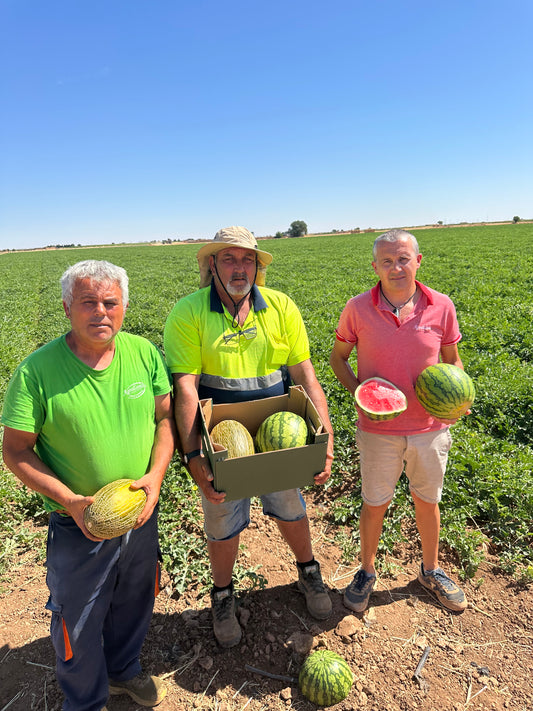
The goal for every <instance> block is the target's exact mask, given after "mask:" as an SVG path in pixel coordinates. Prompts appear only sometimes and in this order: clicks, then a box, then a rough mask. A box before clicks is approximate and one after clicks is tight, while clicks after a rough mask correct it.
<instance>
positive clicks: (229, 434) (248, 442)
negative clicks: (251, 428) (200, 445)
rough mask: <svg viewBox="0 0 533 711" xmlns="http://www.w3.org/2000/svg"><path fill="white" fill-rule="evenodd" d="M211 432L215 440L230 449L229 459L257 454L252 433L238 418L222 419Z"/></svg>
mask: <svg viewBox="0 0 533 711" xmlns="http://www.w3.org/2000/svg"><path fill="white" fill-rule="evenodd" d="M210 434H211V439H212V440H213V442H216V443H217V444H220V445H222V446H223V447H224V449H227V450H228V459H234V458H235V457H248V456H250V455H252V454H255V450H254V441H253V439H252V435H251V434H250V433H249V432H248V430H247V429H246V427H245V426H244V425H243V424H241V423H240V422H237V420H221V421H220V422H219V423H218V424H217V425H215V426H214V427H213V429H212V430H211V433H210Z"/></svg>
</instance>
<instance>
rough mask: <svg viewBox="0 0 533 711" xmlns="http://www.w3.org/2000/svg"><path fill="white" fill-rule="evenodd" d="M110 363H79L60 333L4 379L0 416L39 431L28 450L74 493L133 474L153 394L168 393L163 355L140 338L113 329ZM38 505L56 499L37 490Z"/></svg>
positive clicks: (148, 435)
mask: <svg viewBox="0 0 533 711" xmlns="http://www.w3.org/2000/svg"><path fill="white" fill-rule="evenodd" d="M115 344H116V350H115V355H114V357H113V360H112V362H111V364H110V365H109V366H108V367H107V368H105V369H104V370H94V369H93V368H90V367H89V366H87V365H85V363H83V362H82V361H81V360H80V359H79V358H77V357H76V356H75V355H74V353H73V352H72V351H71V350H70V348H69V347H68V345H67V343H66V339H65V336H60V337H59V338H56V339H55V340H53V341H51V342H50V343H48V344H46V345H45V346H43V347H42V348H39V349H38V350H37V351H35V352H34V353H32V354H31V355H30V356H28V358H26V359H25V360H24V361H23V362H22V363H21V364H20V365H19V366H18V368H17V369H16V371H15V373H14V374H13V377H12V378H11V381H10V383H9V386H8V389H7V392H6V396H5V402H4V409H3V412H2V417H1V422H2V424H3V425H6V426H7V427H11V428H12V429H16V430H22V431H24V432H34V433H39V436H38V438H37V442H36V445H35V451H36V453H37V455H38V456H39V457H40V459H42V461H43V462H44V463H45V464H47V465H48V466H49V467H50V468H51V469H52V471H53V472H54V473H55V474H56V476H57V477H58V478H59V479H60V480H61V481H62V482H64V483H65V484H66V485H67V486H68V487H69V488H71V489H72V491H74V493H76V494H81V495H83V496H91V495H92V494H94V493H95V492H96V491H98V489H100V488H101V487H102V486H104V485H105V484H108V483H109V482H110V481H114V480H116V479H121V478H129V479H139V478H140V477H142V476H143V475H144V474H145V473H146V471H147V469H148V467H149V463H150V454H151V451H152V447H153V443H154V432H155V401H154V397H155V396H157V395H164V394H166V393H168V392H170V380H169V375H168V370H167V368H166V365H165V362H164V359H163V356H162V355H161V353H160V352H159V351H158V350H157V348H156V347H155V346H154V345H153V344H152V343H150V342H149V341H147V340H146V339H145V338H141V337H140V336H135V335H132V334H129V333H122V332H119V333H118V334H117V336H116V338H115ZM43 499H44V502H45V508H46V509H47V510H48V511H54V510H56V509H58V508H59V506H58V504H57V503H56V502H54V501H52V500H51V499H48V498H46V497H43Z"/></svg>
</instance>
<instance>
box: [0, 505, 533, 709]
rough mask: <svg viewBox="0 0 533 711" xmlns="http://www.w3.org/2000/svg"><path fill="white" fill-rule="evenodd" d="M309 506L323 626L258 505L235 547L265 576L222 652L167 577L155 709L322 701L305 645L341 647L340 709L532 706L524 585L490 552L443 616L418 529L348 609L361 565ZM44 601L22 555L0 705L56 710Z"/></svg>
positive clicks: (530, 612)
mask: <svg viewBox="0 0 533 711" xmlns="http://www.w3.org/2000/svg"><path fill="white" fill-rule="evenodd" d="M308 509H309V513H310V518H311V525H312V535H313V545H314V550H315V555H316V557H317V559H318V560H320V562H321V564H322V569H323V575H324V579H325V581H326V582H327V585H328V586H329V588H330V591H331V598H332V600H333V614H332V616H331V618H330V619H328V620H326V621H325V622H320V623H318V622H316V621H315V620H313V619H312V618H311V617H310V616H309V615H308V613H307V611H306V608H305V604H304V600H303V597H302V596H301V595H300V594H299V593H298V592H297V590H296V589H295V585H294V582H295V580H296V571H295V566H294V564H293V562H292V559H291V556H290V554H289V552H288V550H287V548H286V546H285V544H284V543H283V542H282V541H281V538H280V536H279V534H278V531H277V528H276V526H275V524H273V523H272V522H271V521H270V520H268V519H265V518H264V517H262V516H261V514H260V513H259V511H258V510H256V511H254V515H253V520H252V524H251V526H250V528H249V529H248V530H247V531H246V532H245V534H244V535H243V537H242V543H243V544H244V546H245V548H244V550H243V551H242V552H241V555H243V556H246V558H248V559H249V564H250V566H251V567H254V566H257V565H260V566H261V568H260V569H259V570H258V573H260V574H261V575H263V576H264V577H265V578H267V580H268V586H267V587H266V588H265V589H263V590H258V591H253V592H249V593H247V594H246V595H244V596H243V597H242V598H241V604H240V608H239V615H240V620H241V624H242V626H243V628H244V634H243V638H242V641H241V643H240V644H239V645H238V646H237V647H235V648H233V649H231V650H222V649H221V648H219V647H218V646H217V644H216V643H215V641H214V638H213V635H212V631H211V623H210V611H209V600H208V598H207V597H203V598H201V599H197V598H196V597H195V596H194V595H193V594H192V592H191V593H190V594H188V595H184V596H181V597H176V596H175V595H173V594H172V590H171V589H170V587H169V585H168V578H167V577H166V576H165V575H163V589H162V591H161V593H160V595H159V597H158V598H157V601H156V606H155V612H154V616H153V622H152V626H151V629H150V632H149V634H148V637H147V639H146V642H145V646H144V650H143V657H142V662H143V665H144V667H145V669H147V670H150V671H151V672H152V673H154V674H158V675H160V676H162V677H164V678H165V679H166V682H167V685H168V695H167V697H166V698H165V699H164V701H163V702H162V703H161V704H160V706H159V707H158V709H161V711H171V710H172V711H173V710H176V711H178V710H179V711H181V710H184V711H185V710H188V709H211V710H214V711H237V710H241V709H242V710H244V709H248V711H276V710H277V709H298V710H299V711H311V710H313V709H317V707H316V706H315V705H314V704H312V703H311V702H309V701H308V700H306V699H305V698H304V697H303V696H302V694H301V693H300V691H299V688H298V684H297V682H296V677H297V676H298V670H299V668H300V665H301V663H302V660H303V658H304V656H305V654H306V652H307V651H308V650H309V648H311V647H313V648H315V647H326V648H328V649H332V650H334V651H336V652H338V653H339V654H341V655H342V656H343V657H344V658H345V659H346V660H347V662H348V664H349V665H350V667H351V669H352V670H353V673H354V684H353V687H352V690H351V692H350V694H349V696H348V697H347V698H346V699H345V700H344V701H342V702H340V703H339V704H337V705H335V706H333V707H330V708H332V709H334V710H335V711H351V710H353V709H360V708H361V709H366V710H367V711H370V710H372V711H378V710H379V711H384V710H386V711H396V710H397V709H398V710H399V709H417V708H420V709H429V710H432V709H438V710H439V711H458V710H462V709H469V710H470V709H472V710H473V709H476V710H481V709H485V710H489V709H490V710H491V711H500V710H502V711H503V710H504V709H519V710H520V711H526V709H528V710H529V709H533V689H532V686H531V677H532V676H533V625H532V623H533V591H532V590H531V589H529V590H528V589H524V588H520V587H518V586H517V585H516V584H515V583H513V581H512V580H510V579H509V578H508V577H505V576H502V575H499V574H498V573H497V568H496V567H495V560H492V559H489V560H488V561H487V562H486V563H485V564H483V565H482V567H481V568H480V570H479V571H478V574H477V575H476V577H475V579H474V580H473V581H470V582H469V583H467V584H465V586H464V589H465V592H466V594H467V597H468V600H469V607H468V609H467V610H466V611H465V612H464V613H462V614H457V613H450V612H448V611H446V610H444V609H443V608H442V607H441V606H440V604H439V603H438V602H437V601H436V600H435V599H434V598H433V597H432V596H431V594H430V593H428V592H427V591H426V590H424V588H422V587H421V586H420V585H419V583H417V582H416V572H417V567H418V563H419V550H418V545H417V542H416V539H415V538H414V537H413V543H412V544H411V545H409V546H408V547H405V546H402V547H399V548H398V549H397V550H395V551H394V556H391V562H395V563H397V564H398V566H401V568H399V569H401V571H402V572H401V574H399V575H398V576H397V577H394V578H392V577H381V578H378V582H377V585H376V590H375V592H374V593H373V595H372V597H371V601H370V607H369V609H368V610H367V611H366V612H365V613H364V614H352V613H351V612H350V611H349V610H347V609H346V608H345V607H344V606H343V604H342V594H341V593H342V591H343V589H344V587H345V586H346V585H347V584H348V583H349V582H350V580H351V578H352V576H353V574H354V572H355V570H356V567H355V563H354V565H353V566H352V567H347V566H343V565H340V564H339V562H340V551H339V549H338V547H337V546H336V545H335V543H334V538H333V531H332V530H330V529H329V528H328V526H327V524H326V523H324V521H323V520H322V519H321V517H320V516H319V515H317V514H318V512H317V509H316V507H315V505H314V504H313V502H312V501H309V500H308ZM393 559H394V560H393ZM442 565H443V567H445V568H446V570H447V571H448V572H453V560H452V559H451V558H450V557H449V556H446V553H445V552H444V553H443V560H442ZM165 585H166V587H165ZM6 587H8V586H4V588H6ZM46 599H47V591H46V586H45V572H44V568H43V566H42V564H39V565H35V563H30V562H24V561H20V565H18V566H17V567H16V568H14V569H13V577H12V582H11V584H10V585H9V590H6V589H4V591H3V592H2V593H1V595H0V711H7V709H8V708H9V709H10V711H34V710H35V711H37V710H38V711H59V710H60V709H61V692H60V690H59V688H58V686H57V684H56V681H55V676H54V669H53V666H54V653H53V650H52V646H51V643H50V640H49V636H48V625H49V613H48V612H47V611H46V610H45V609H44V605H45V602H46ZM428 647H429V656H428V657H427V661H426V662H425V664H424V665H423V667H422V670H421V672H420V674H419V677H418V678H416V677H415V670H416V669H417V666H418V665H419V663H420V661H421V659H422V655H423V653H424V650H426V649H427V648H428ZM254 669H257V670H260V671H262V672H267V673H269V674H273V675H277V676H281V677H282V678H281V679H277V678H270V677H268V676H264V675H263V674H260V673H258V672H257V671H254ZM140 708H141V707H139V706H138V705H137V704H136V703H134V702H133V701H131V700H130V699H129V697H127V696H114V697H111V699H110V700H109V703H108V709H109V711H135V710H138V709H140Z"/></svg>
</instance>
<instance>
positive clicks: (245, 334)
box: [222, 324, 257, 343]
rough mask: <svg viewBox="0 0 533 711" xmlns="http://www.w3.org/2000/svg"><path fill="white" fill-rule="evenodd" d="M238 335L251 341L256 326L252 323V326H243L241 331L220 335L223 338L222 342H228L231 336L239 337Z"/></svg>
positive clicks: (255, 332) (254, 335) (255, 333)
mask: <svg viewBox="0 0 533 711" xmlns="http://www.w3.org/2000/svg"><path fill="white" fill-rule="evenodd" d="M239 336H242V337H243V338H245V339H246V340H247V341H251V340H252V338H255V337H256V336H257V326H256V325H255V324H254V325H253V326H250V328H245V329H244V330H242V331H235V333H224V334H223V335H222V338H223V339H224V343H229V342H230V341H231V339H232V338H239Z"/></svg>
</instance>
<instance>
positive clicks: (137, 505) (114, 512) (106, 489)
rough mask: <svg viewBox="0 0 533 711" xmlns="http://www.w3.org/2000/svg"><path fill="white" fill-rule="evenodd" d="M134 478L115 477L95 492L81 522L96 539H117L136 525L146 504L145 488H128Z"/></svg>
mask: <svg viewBox="0 0 533 711" xmlns="http://www.w3.org/2000/svg"><path fill="white" fill-rule="evenodd" d="M133 481H134V480H133V479H117V480H116V481H112V482H111V483H110V484H106V485H105V486H103V487H102V488H101V489H99V490H98V491H97V492H96V494H95V495H94V501H93V503H92V504H91V505H90V506H87V508H86V509H85V511H84V514H83V522H84V524H85V527H86V528H87V530H88V531H89V532H90V533H92V534H93V536H96V538H106V539H108V538H116V537H117V536H122V535H124V533H127V532H128V531H129V530H131V529H132V528H133V527H134V526H135V522H136V521H137V519H138V518H139V514H140V513H141V511H142V510H143V508H144V505H145V503H146V492H145V491H144V489H137V490H136V491H134V490H133V489H131V488H130V485H131V483H132V482H133Z"/></svg>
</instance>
